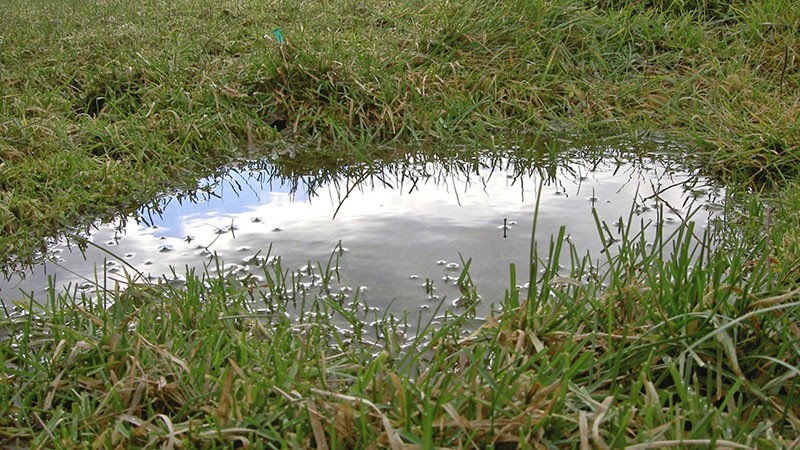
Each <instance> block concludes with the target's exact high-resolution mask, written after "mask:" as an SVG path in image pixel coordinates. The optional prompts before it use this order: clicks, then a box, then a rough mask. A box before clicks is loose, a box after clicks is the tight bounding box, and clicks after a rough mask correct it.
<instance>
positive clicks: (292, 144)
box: [0, 0, 800, 259]
mask: <svg viewBox="0 0 800 450" xmlns="http://www.w3.org/2000/svg"><path fill="white" fill-rule="evenodd" d="M793 6H794V5H793V2H786V1H780V0H772V1H769V2H758V3H756V2H743V1H742V2H734V3H732V4H730V5H728V4H725V5H722V4H718V3H716V2H711V3H710V2H688V1H686V2H662V1H658V2H650V3H644V4H643V3H641V2H623V1H609V2H582V1H577V0H557V1H553V2H543V1H534V2H528V1H512V2H494V3H485V2H477V1H468V2H444V1H435V2H429V1H411V2H400V3H397V2H384V1H370V2H352V1H335V2H314V3H310V4H309V3H297V2H263V1H251V0H245V1H238V0H237V1H223V2H216V1H215V2H209V1H207V0H192V1H189V0H180V1H176V2H169V3H165V2H160V1H156V0H152V1H145V2H139V3H137V4H131V3H129V2H122V1H101V2H94V3H86V2H82V1H74V0H67V1H63V2H53V1H50V0H36V1H33V2H22V1H19V0H9V1H6V2H3V5H2V6H0V13H2V14H3V16H4V17H6V18H7V20H4V21H3V24H2V25H0V47H1V48H2V56H0V58H2V59H0V61H1V62H2V65H0V86H2V87H0V97H1V98H2V99H3V101H2V103H0V105H1V106H0V131H1V132H0V160H2V165H0V195H2V198H0V200H2V201H0V205H2V206H0V230H2V235H1V236H0V248H2V249H5V251H4V252H3V253H4V254H13V255H20V256H22V255H30V254H31V253H32V252H33V250H34V249H35V248H37V247H40V246H41V243H42V239H43V238H45V237H47V236H52V235H53V234H54V232H55V231H56V230H58V229H61V228H63V227H64V226H65V225H74V224H76V223H79V222H82V221H85V220H87V218H94V217H96V216H98V215H108V214H110V213H112V212H115V211H118V210H120V209H126V208H131V207H133V206H134V205H137V204H139V203H141V202H143V201H146V200H148V199H150V198H152V197H153V196H154V195H156V194H157V193H160V192H163V191H165V190H169V189H172V188H175V187H180V186H179V185H180V184H182V183H187V181H186V180H193V179H195V178H196V177H197V176H199V175H205V174H207V173H208V172H210V171H213V170H214V168H215V167H217V166H218V165H219V164H221V163H223V162H225V161H229V160H230V159H232V158H237V157H240V156H241V155H242V154H248V153H250V154H252V153H255V154H259V153H265V154H270V153H272V152H273V151H276V152H277V153H284V152H286V151H288V150H291V149H294V148H301V149H315V150H314V151H313V152H312V153H313V156H312V158H313V157H316V156H317V155H318V154H320V153H333V154H334V155H335V157H337V158H341V159H344V160H349V161H353V160H358V159H372V158H375V157H379V156H380V155H386V154H392V153H396V152H397V151H398V150H397V149H398V148H407V147H409V146H412V147H413V146H419V145H427V147H426V148H431V147H433V146H436V147H447V145H448V143H452V142H459V143H464V142H485V141H487V140H489V139H491V138H492V137H493V136H505V138H509V137H511V138H512V139H515V140H516V139H519V140H522V141H526V140H527V139H529V138H530V137H531V136H532V137H534V138H535V137H536V136H539V135H540V134H542V133H545V134H547V133H552V132H556V131H558V132H564V131H566V132H568V133H572V134H580V135H584V136H587V135H588V136H591V135H600V136H603V135H609V134H612V135H620V134H621V135H627V136H628V137H629V138H630V139H632V140H633V141H635V140H636V139H637V136H641V135H643V134H644V135H656V136H663V137H666V138H668V139H673V140H676V141H678V142H681V143H684V144H686V145H687V146H688V148H690V149H691V151H692V152H693V153H697V154H701V155H703V159H704V165H705V167H706V168H707V169H708V170H709V171H710V172H713V173H716V174H720V175H723V176H726V177H731V176H733V177H735V178H737V179H739V180H742V179H745V180H751V181H755V182H760V183H763V182H768V181H769V182H771V181H780V182H787V181H791V180H793V179H794V178H795V177H796V175H797V174H796V170H795V167H796V166H797V164H796V163H797V154H798V151H797V149H798V133H797V124H798V123H800V118H798V116H797V111H800V108H798V104H797V98H796V96H793V95H790V93H792V92H796V91H797V90H798V65H797V37H796V33H794V30H796V29H797V26H798V24H799V23H800V16H798V12H797V8H794V7H793ZM276 28H280V29H281V30H282V34H283V36H285V39H286V42H285V43H283V44H280V43H278V42H277V40H276V39H275V37H274V29H276ZM188 183H191V181H188ZM10 249H13V250H14V251H9V250H10ZM6 258H8V257H6ZM23 259H24V258H23Z"/></svg>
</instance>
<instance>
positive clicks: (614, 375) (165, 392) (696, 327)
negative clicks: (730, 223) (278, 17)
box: [0, 205, 800, 449]
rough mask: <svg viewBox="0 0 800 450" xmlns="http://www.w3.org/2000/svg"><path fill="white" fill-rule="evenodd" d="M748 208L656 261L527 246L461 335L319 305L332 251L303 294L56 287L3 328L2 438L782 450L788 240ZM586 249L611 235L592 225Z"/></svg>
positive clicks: (298, 290) (791, 295)
mask: <svg viewBox="0 0 800 450" xmlns="http://www.w3.org/2000/svg"><path fill="white" fill-rule="evenodd" d="M748 212H749V214H748V215H742V216H741V220H744V221H745V222H743V223H740V224H739V225H740V227H741V228H740V230H741V231H740V232H738V233H735V234H728V233H719V234H718V233H713V232H712V230H708V231H705V232H703V233H702V234H699V235H698V233H696V232H695V231H694V228H693V225H692V224H691V223H690V222H687V223H684V224H682V225H680V226H679V227H678V228H677V231H674V232H673V233H671V234H665V230H664V229H663V227H662V226H661V225H659V224H660V221H659V222H658V223H654V224H652V226H653V227H655V229H654V230H653V231H655V235H656V237H655V239H654V240H652V241H651V242H652V243H653V245H647V242H646V241H645V239H644V234H643V233H638V232H637V233H632V232H625V234H624V235H623V237H622V240H620V241H619V242H617V243H616V244H615V245H614V247H613V248H609V249H608V251H606V252H604V253H603V255H602V257H601V258H600V259H597V260H594V259H592V258H591V256H590V255H585V256H582V257H579V256H578V253H577V250H576V249H575V248H574V247H572V246H571V245H568V244H566V243H563V241H564V236H563V232H561V233H559V235H558V236H554V237H553V238H552V239H551V240H550V243H549V245H548V249H547V251H546V252H541V253H540V252H538V251H536V248H537V245H536V244H534V250H535V251H534V255H539V254H541V255H546V258H542V259H539V260H538V262H537V264H539V267H540V268H541V269H542V270H539V271H536V272H535V274H534V276H535V277H536V279H535V280H534V281H535V282H536V283H531V286H533V287H532V288H531V290H532V291H534V292H533V294H531V295H530V296H529V297H527V298H525V299H524V300H523V301H521V302H520V299H519V296H518V295H517V296H516V297H515V295H516V294H514V295H508V296H507V298H506V299H505V300H504V301H503V302H501V303H500V304H499V305H497V306H499V309H500V310H502V312H501V313H499V314H495V315H492V316H489V317H486V318H485V321H484V323H483V324H482V325H481V326H479V327H477V328H475V327H474V321H472V320H471V319H470V317H471V315H470V314H468V313H466V314H461V315H453V314H446V315H445V317H446V319H445V320H443V321H440V320H438V319H437V320H434V319H432V318H431V319H428V320H419V321H418V325H417V327H416V332H414V333H410V334H409V333H407V331H408V328H407V323H406V322H407V318H405V317H400V318H395V317H393V316H391V315H387V314H383V315H382V316H378V317H375V318H370V317H369V315H370V314H374V313H370V312H369V310H368V309H367V308H365V307H364V305H363V302H362V301H361V300H359V299H358V298H355V299H353V301H352V302H347V301H345V299H344V298H343V297H342V296H341V294H340V293H334V292H330V290H329V289H327V282H326V281H325V280H332V279H334V277H335V275H334V274H331V273H330V272H331V270H332V267H335V265H336V263H335V262H334V261H335V258H336V251H334V252H333V255H332V257H331V258H332V259H331V260H330V261H329V262H328V263H327V264H317V265H315V266H311V265H309V267H308V268H307V269H306V270H313V271H314V272H315V274H316V275H319V276H318V277H316V279H318V280H321V281H320V282H318V283H317V284H314V285H312V286H309V285H307V284H303V283H301V278H302V277H298V275H296V274H294V273H290V272H289V271H287V270H286V269H284V268H283V267H282V266H281V261H280V258H276V259H271V261H273V263H272V264H266V265H263V266H262V267H263V280H260V281H257V282H256V283H254V279H252V278H249V279H244V280H238V279H236V278H233V277H229V276H226V275H225V274H224V273H222V272H217V273H216V274H215V275H212V274H211V272H210V271H206V272H204V273H199V274H198V273H194V272H189V273H187V274H186V284H185V286H184V287H183V288H181V289H176V288H174V287H172V286H171V285H168V284H156V285H150V286H142V285H139V284H132V285H130V286H129V287H127V288H124V289H118V288H113V287H111V288H109V285H106V286H98V289H97V292H96V293H95V294H86V293H78V292H76V291H72V292H61V291H58V290H56V289H55V287H53V289H51V293H50V295H49V296H48V297H47V298H46V299H45V301H44V302H43V303H37V301H36V300H35V299H33V298H29V299H28V302H27V304H24V305H19V307H20V308H21V309H19V310H17V311H16V312H14V313H13V314H11V315H9V316H7V317H6V318H5V319H3V320H2V323H1V324H0V330H2V338H1V339H0V358H2V365H0V376H2V380H3V382H2V383H0V399H2V400H3V401H0V439H2V444H3V445H14V446H23V447H36V448H41V447H58V448H61V447H75V446H89V445H91V446H93V447H142V446H166V447H177V446H184V447H215V446H229V445H239V446H250V447H256V448H287V447H292V448H307V447H316V448H342V447H344V448H392V449H400V448H435V447H448V448H485V447H491V446H494V447H495V448H497V447H504V446H505V447H510V448H533V447H552V448H563V447H574V446H575V445H576V443H579V445H581V446H582V447H584V448H589V447H592V446H594V447H600V448H618V447H624V446H630V448H636V449H638V448H654V447H655V448H666V447H674V446H700V447H727V448H790V447H793V446H796V445H797V444H798V443H800V441H798V440H797V439H798V435H799V433H800V419H798V415H799V414H800V401H799V399H800V384H799V383H798V379H800V377H798V374H799V372H800V368H798V365H797V361H798V356H800V327H799V326H798V324H799V323H800V307H798V306H799V305H798V304H799V303H800V302H798V300H797V298H798V290H797V288H796V286H794V281H792V280H793V278H792V277H791V276H789V275H790V274H792V273H794V272H793V271H794V268H793V266H791V265H784V264H782V263H781V259H782V258H783V253H781V252H784V251H787V250H786V249H787V248H788V247H784V248H781V249H776V248H775V247H773V246H772V244H771V242H772V239H773V237H772V236H773V233H777V234H778V235H783V234H784V233H787V232H790V231H791V230H793V228H791V224H784V223H780V222H777V223H776V222H773V223H772V224H771V225H770V233H769V234H768V235H766V236H765V235H764V233H763V227H762V224H763V219H764V215H763V214H762V210H760V209H759V208H758V206H757V205H751V206H750V207H749V209H748ZM730 216H735V214H734V213H733V212H732V213H731V214H730ZM628 222H630V218H629V219H628ZM622 229H623V230H625V229H628V230H631V229H633V227H627V226H624V227H622ZM598 233H599V236H598V238H606V237H607V236H606V235H605V227H604V226H603V224H602V223H598ZM565 251H568V252H569V254H570V256H569V258H566V255H562V253H563V252H565ZM567 259H569V260H570V265H568V266H566V267H559V262H561V263H562V264H563V263H565V261H566V260H567ZM601 261H604V262H601ZM467 262H468V260H467ZM217 265H220V263H217ZM466 265H467V264H466V263H465V266H466ZM316 272H320V273H316ZM460 279H461V280H462V281H463V283H464V284H465V285H468V284H469V283H468V280H470V279H471V277H469V275H468V274H462V276H461V277H460ZM511 279H512V284H511V286H510V289H509V293H510V294H513V293H514V292H517V291H518V289H519V288H518V287H517V286H516V285H515V284H514V283H513V271H512V278H511ZM470 288H474V286H470ZM470 292H472V291H470ZM531 298H532V299H533V300H531ZM370 321H374V323H373V324H372V325H371V326H370V325H368V324H369V322H370ZM465 333H466V334H465Z"/></svg>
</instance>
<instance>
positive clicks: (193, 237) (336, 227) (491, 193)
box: [0, 151, 723, 312]
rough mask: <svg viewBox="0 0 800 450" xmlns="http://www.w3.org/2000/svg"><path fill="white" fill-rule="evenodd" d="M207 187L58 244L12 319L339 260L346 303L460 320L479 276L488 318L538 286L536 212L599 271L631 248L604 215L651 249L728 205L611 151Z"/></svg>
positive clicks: (226, 180)
mask: <svg viewBox="0 0 800 450" xmlns="http://www.w3.org/2000/svg"><path fill="white" fill-rule="evenodd" d="M201 184H202V185H203V186H204V188H203V189H201V190H199V191H197V192H194V193H191V194H184V195H175V196H170V197H165V198H164V199H162V200H160V201H159V202H158V205H157V206H156V207H155V208H153V207H150V208H143V209H141V210H140V211H139V212H138V213H137V214H135V215H133V216H129V217H125V218H120V220H118V221H117V222H116V223H112V224H98V225H97V226H96V227H95V228H93V229H92V230H90V231H89V232H87V233H83V236H84V237H86V238H87V239H88V240H90V241H91V242H92V243H93V245H90V246H89V247H88V248H86V250H85V252H80V251H77V249H76V248H75V246H74V245H70V244H69V242H68V241H67V240H62V241H60V242H58V243H57V244H55V245H53V246H52V247H51V248H50V251H49V257H50V260H49V261H47V262H45V263H43V264H42V265H40V266H38V267H36V268H35V269H34V270H33V271H32V272H27V273H25V274H24V278H20V277H19V276H14V277H12V278H11V279H9V280H5V281H2V282H0V297H1V298H2V299H3V301H4V302H5V303H6V304H10V303H11V302H12V301H13V300H18V299H22V298H25V296H26V295H28V294H32V295H34V298H36V299H39V300H40V301H41V300H43V299H44V298H45V294H46V291H47V288H48V286H49V285H50V284H52V285H53V286H55V287H56V288H58V289H67V290H70V291H72V292H86V293H90V292H92V291H94V290H96V288H97V285H100V286H105V287H106V288H113V287H114V285H115V284H118V283H119V284H124V283H125V282H126V280H127V279H128V278H131V277H133V278H137V281H144V280H142V276H144V277H146V279H147V280H149V281H151V282H157V281H158V280H165V279H169V280H174V281H176V282H180V280H181V278H182V277H183V276H184V275H185V273H186V271H187V269H193V270H195V272H197V273H204V272H207V273H209V274H210V275H218V273H219V271H222V272H224V274H225V275H226V276H234V277H239V278H243V277H248V276H249V277H251V278H252V279H254V280H255V281H256V282H258V281H260V280H262V279H263V278H262V275H263V270H264V268H265V267H268V266H265V265H268V264H274V263H275V262H276V257H278V256H280V258H281V266H282V268H283V269H285V270H287V271H288V272H289V273H291V272H298V273H309V268H308V265H309V263H310V264H311V265H313V266H317V267H318V266H319V265H321V266H322V267H325V266H326V265H328V262H329V260H331V257H332V255H333V256H334V258H333V260H332V261H333V263H332V265H333V266H335V267H337V268H336V269H335V270H336V272H337V275H338V281H337V282H335V283H333V285H332V288H333V289H335V290H336V289H341V290H342V291H343V292H345V293H346V294H347V296H348V298H353V297H354V294H355V292H357V291H358V290H359V288H360V291H358V292H360V294H359V295H360V298H361V299H362V300H365V301H367V302H368V303H369V304H370V305H371V306H373V307H376V308H378V309H380V310H386V309H387V308H391V309H392V310H394V311H396V312H397V311H401V310H419V309H426V308H430V307H431V306H433V305H435V304H437V302H439V301H444V304H445V305H452V303H453V302H454V301H455V300H456V299H458V298H459V289H458V286H456V284H455V283H454V280H455V279H457V278H458V277H459V276H460V274H461V271H462V269H463V266H464V262H465V261H468V260H471V266H470V270H469V274H470V276H471V277H472V280H473V282H474V283H475V285H476V286H477V292H478V294H479V295H480V297H481V303H482V304H485V305H487V306H484V307H482V308H483V311H484V312H485V311H486V307H488V304H490V303H492V302H495V303H497V302H499V301H501V300H502V299H503V295H504V292H505V290H506V289H508V288H509V265H510V264H511V263H514V264H515V265H516V267H518V268H520V269H519V270H518V272H519V273H518V279H519V280H523V281H522V282H524V280H525V276H527V267H528V260H529V249H530V239H531V228H532V223H533V218H534V214H535V212H536V203H537V200H538V202H539V204H538V222H537V232H536V239H537V241H538V242H539V243H540V246H541V245H544V246H546V245H547V244H548V243H549V242H550V239H551V238H553V237H555V236H557V235H558V232H559V228H560V227H562V226H565V227H566V228H565V233H566V239H567V240H568V243H569V244H572V245H574V246H575V249H576V250H577V252H578V254H580V255H585V254H587V253H588V254H590V255H592V257H593V258H594V259H593V260H595V261H597V265H601V264H602V261H604V258H605V257H604V256H603V257H602V258H601V256H602V255H601V252H603V251H604V249H605V247H606V246H608V251H610V252H612V253H613V252H614V251H615V248H616V245H617V244H616V243H615V242H614V241H611V240H609V241H607V242H603V240H602V239H600V235H599V233H598V230H597V225H596V221H595V218H594V215H593V211H594V213H596V215H597V216H598V218H599V219H600V221H601V222H602V223H603V224H604V229H605V230H606V231H607V232H609V233H611V234H612V235H614V236H618V235H619V233H620V225H621V224H625V223H627V222H629V221H630V222H632V224H633V229H634V231H635V230H638V229H640V228H641V227H642V226H644V227H645V229H646V232H645V233H646V235H648V236H649V237H648V239H652V235H653V233H654V232H655V229H656V228H657V225H660V226H662V227H663V228H662V229H663V231H664V232H665V233H669V232H670V231H671V230H675V229H676V228H677V227H678V226H679V225H680V224H681V223H683V222H684V221H686V220H689V219H690V220H693V221H695V222H696V223H697V224H698V229H702V227H704V226H706V224H707V223H708V221H709V220H711V219H712V218H713V217H714V214H715V212H716V211H719V210H720V209H721V205H720V202H721V201H722V195H723V194H722V191H721V190H720V189H718V188H715V187H713V186H711V185H710V184H709V183H708V182H707V181H706V180H704V179H702V178H701V177H699V176H697V175H696V174H694V173H690V172H687V171H685V170H681V169H680V168H679V165H678V164H676V163H674V162H669V160H668V158H666V157H664V156H655V157H651V158H641V157H635V156H632V155H628V154H625V153H622V152H609V151H607V152H604V155H603V156H592V155H590V156H586V155H582V156H574V157H572V158H570V159H569V161H568V162H567V163H566V164H565V163H564V161H558V162H553V161H550V162H549V163H547V164H542V163H541V162H535V161H530V160H523V159H517V158H509V157H492V156H486V157H480V158H471V159H469V160H466V161H458V160H457V161H453V160H448V161H443V160H424V159H415V158H414V157H409V158H408V159H406V160H403V161H399V162H394V163H390V164H375V165H355V166H348V167H342V168H337V169H331V170H325V169H317V170H315V171H312V172H310V173H304V174H287V173H283V172H282V171H281V169H279V168H278V167H275V166H272V165H270V164H268V163H253V164H251V165H250V167H248V168H240V169H231V170H228V171H227V172H226V173H224V175H222V176H218V177H214V178H210V179H207V180H203V181H202V183H201ZM540 187H541V196H540V198H538V199H537V192H538V191H539V189H540ZM565 262H568V258H566V257H565ZM318 263H319V264H318ZM566 275H569V274H566ZM308 279H309V280H313V277H308ZM309 282H310V281H309ZM522 282H520V284H522ZM431 286H432V287H433V289H431ZM390 305H391V306H390ZM479 309H480V308H479Z"/></svg>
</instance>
